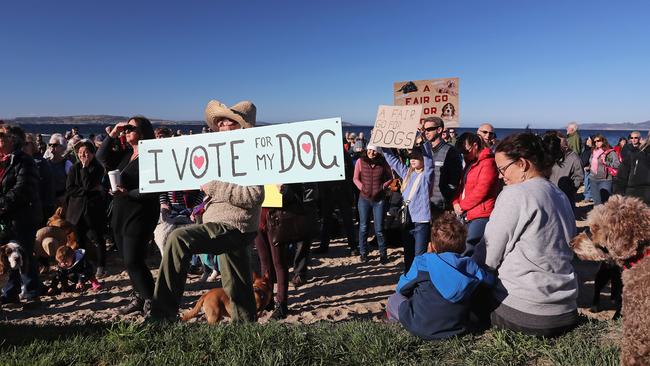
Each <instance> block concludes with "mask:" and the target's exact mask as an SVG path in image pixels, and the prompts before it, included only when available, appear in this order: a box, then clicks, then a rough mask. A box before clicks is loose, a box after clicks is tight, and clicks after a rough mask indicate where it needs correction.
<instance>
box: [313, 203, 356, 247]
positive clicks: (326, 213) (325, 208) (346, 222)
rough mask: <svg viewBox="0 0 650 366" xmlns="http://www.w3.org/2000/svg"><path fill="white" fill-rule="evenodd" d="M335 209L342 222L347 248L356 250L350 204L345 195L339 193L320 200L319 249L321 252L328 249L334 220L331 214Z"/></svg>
mask: <svg viewBox="0 0 650 366" xmlns="http://www.w3.org/2000/svg"><path fill="white" fill-rule="evenodd" d="M337 207H338V209H339V212H340V213H341V219H342V220H343V228H344V229H345V235H346V236H347V238H348V246H349V247H350V249H356V248H357V240H356V235H355V233H354V222H353V220H352V203H351V202H349V201H348V199H347V195H344V194H343V192H341V191H339V193H338V194H333V195H332V196H329V197H326V198H323V199H321V217H322V219H323V220H322V224H321V237H320V248H321V249H322V250H327V249H328V248H329V245H330V239H331V234H330V231H331V228H332V224H333V220H335V219H334V218H333V217H332V213H333V212H334V209H335V208H337Z"/></svg>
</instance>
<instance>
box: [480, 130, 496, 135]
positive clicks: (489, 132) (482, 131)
mask: <svg viewBox="0 0 650 366" xmlns="http://www.w3.org/2000/svg"><path fill="white" fill-rule="evenodd" d="M479 132H480V133H482V134H484V135H488V136H494V132H492V131H486V130H480V131H479Z"/></svg>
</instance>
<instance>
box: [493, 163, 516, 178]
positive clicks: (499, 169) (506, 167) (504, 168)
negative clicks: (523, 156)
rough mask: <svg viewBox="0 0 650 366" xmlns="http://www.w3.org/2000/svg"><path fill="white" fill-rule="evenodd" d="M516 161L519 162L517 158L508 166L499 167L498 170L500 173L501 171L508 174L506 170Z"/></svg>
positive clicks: (502, 173)
mask: <svg viewBox="0 0 650 366" xmlns="http://www.w3.org/2000/svg"><path fill="white" fill-rule="evenodd" d="M516 162H517V160H513V161H511V162H510V163H508V164H506V166H504V167H497V170H498V171H499V173H501V175H506V171H507V170H508V168H510V165H512V164H514V163H516Z"/></svg>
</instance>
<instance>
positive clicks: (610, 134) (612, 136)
mask: <svg viewBox="0 0 650 366" xmlns="http://www.w3.org/2000/svg"><path fill="white" fill-rule="evenodd" d="M371 129H372V126H350V127H343V131H349V132H354V133H356V134H358V133H359V132H363V134H364V135H365V138H366V140H368V138H369V136H370V130H371ZM531 130H532V131H533V132H535V133H537V134H540V135H541V134H543V133H544V132H546V131H548V130H549V129H541V128H531ZM557 130H558V131H560V132H562V133H564V134H566V130H565V129H557ZM524 131H525V129H524V128H495V129H494V132H495V133H496V134H497V138H498V139H499V140H501V139H503V138H504V137H506V136H508V135H512V134H515V133H520V132H524ZM632 131H634V130H629V131H628V130H620V131H611V130H602V131H597V130H579V131H578V133H580V137H581V138H582V140H584V139H586V138H587V136H593V135H595V134H597V133H601V134H603V136H605V138H606V139H607V141H608V142H609V143H610V145H612V146H614V145H616V144H617V143H618V139H620V138H621V137H625V138H628V136H629V135H630V133H632ZM463 132H472V133H476V128H475V127H471V128H470V127H460V128H456V136H460V134H462V133H463ZM647 133H648V131H641V137H643V138H645V137H646V136H647Z"/></svg>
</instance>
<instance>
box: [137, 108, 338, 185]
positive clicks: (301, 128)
mask: <svg viewBox="0 0 650 366" xmlns="http://www.w3.org/2000/svg"><path fill="white" fill-rule="evenodd" d="M342 141H343V133H342V130H341V119H340V118H330V119H322V120H316V121H307V122H298V123H286V124H280V125H271V126H264V127H255V128H249V129H244V130H234V131H227V132H214V133H204V134H200V135H187V136H179V137H172V138H164V139H156V140H142V141H140V145H139V147H138V153H139V154H140V157H139V160H140V162H139V166H140V191H141V192H143V193H147V192H167V191H179V190H188V189H198V188H199V187H200V186H201V185H202V184H204V183H207V182H210V181H212V180H219V181H223V182H230V183H235V184H239V185H264V184H282V183H298V182H321V181H328V180H340V179H345V170H344V167H343V143H342Z"/></svg>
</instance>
